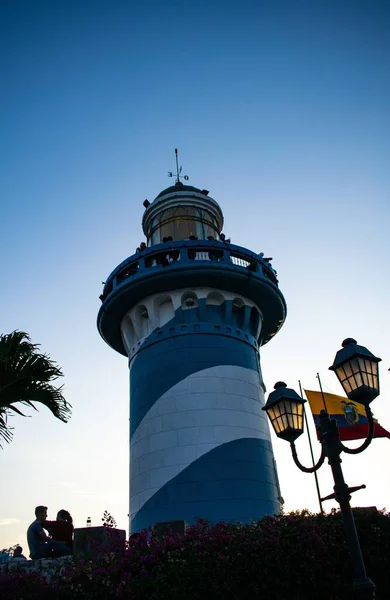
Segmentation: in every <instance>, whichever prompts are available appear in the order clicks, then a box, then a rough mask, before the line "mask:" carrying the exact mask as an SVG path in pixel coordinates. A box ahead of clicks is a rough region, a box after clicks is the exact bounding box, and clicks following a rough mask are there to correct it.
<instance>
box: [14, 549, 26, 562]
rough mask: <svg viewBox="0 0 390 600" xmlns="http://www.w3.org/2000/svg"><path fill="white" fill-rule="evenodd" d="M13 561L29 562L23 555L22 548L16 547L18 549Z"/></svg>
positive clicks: (15, 550)
mask: <svg viewBox="0 0 390 600" xmlns="http://www.w3.org/2000/svg"><path fill="white" fill-rule="evenodd" d="M12 560H27V558H26V557H25V556H24V554H23V548H22V546H16V548H15V549H14V555H13V557H12Z"/></svg>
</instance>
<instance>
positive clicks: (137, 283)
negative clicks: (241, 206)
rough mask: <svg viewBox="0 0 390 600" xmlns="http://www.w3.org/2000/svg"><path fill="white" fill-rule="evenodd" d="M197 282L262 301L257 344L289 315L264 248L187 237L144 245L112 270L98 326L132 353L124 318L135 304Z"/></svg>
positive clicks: (117, 347) (258, 304)
mask: <svg viewBox="0 0 390 600" xmlns="http://www.w3.org/2000/svg"><path fill="white" fill-rule="evenodd" d="M198 288H210V289H213V290H219V291H221V292H222V293H223V294H224V293H229V294H233V296H234V295H237V296H239V297H241V298H247V299H248V301H249V302H251V303H252V304H253V305H255V306H256V307H258V309H259V311H260V316H261V320H262V328H261V332H260V334H259V338H258V340H257V342H258V344H259V345H264V344H265V343H266V342H268V341H269V340H270V339H271V338H272V337H273V336H274V335H275V334H276V333H277V331H278V330H279V329H280V327H281V326H282V324H283V322H284V320H285V317H286V304H285V300H284V297H283V295H282V293H281V292H280V290H279V287H278V280H277V276H276V271H275V270H274V269H273V267H272V266H271V265H270V263H269V262H268V261H267V260H265V259H264V258H263V255H262V254H256V253H254V252H252V251H251V250H248V249H246V248H243V247H241V246H236V245H234V244H230V243H229V244H228V243H225V242H222V241H216V240H189V239H186V240H183V241H169V242H164V243H159V244H155V245H153V246H151V247H148V248H145V249H144V250H143V251H141V252H137V253H136V254H134V255H132V256H130V257H129V258H127V259H126V260H125V261H123V262H122V263H121V264H120V265H119V266H118V267H117V268H116V269H115V270H114V271H113V272H112V273H111V274H110V275H109V277H108V278H107V280H106V283H105V285H104V289H103V293H102V295H101V296H100V299H101V301H102V306H101V308H100V311H99V315H98V327H99V331H100V333H101V335H102V337H103V339H105V341H106V342H107V343H108V344H109V345H110V346H111V347H113V348H114V349H115V350H117V351H118V352H120V353H121V354H123V355H125V356H128V351H129V349H128V348H126V347H125V345H124V342H123V339H122V335H121V323H122V320H123V318H124V317H125V315H127V314H128V313H129V311H130V310H131V309H132V308H133V307H136V306H137V305H139V304H140V303H141V304H142V302H143V300H144V299H145V298H148V297H151V296H154V295H156V294H164V293H169V292H170V291H174V290H181V291H182V293H184V291H185V290H191V289H193V290H195V289H198Z"/></svg>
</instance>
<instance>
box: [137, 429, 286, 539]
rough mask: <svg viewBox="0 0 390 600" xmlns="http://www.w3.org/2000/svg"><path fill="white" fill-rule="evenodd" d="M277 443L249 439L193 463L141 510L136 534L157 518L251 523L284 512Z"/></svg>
mask: <svg viewBox="0 0 390 600" xmlns="http://www.w3.org/2000/svg"><path fill="white" fill-rule="evenodd" d="M278 494H279V491H278V484H277V480H276V475H275V467H274V462H273V454H272V447H271V443H270V442H269V441H267V440H261V439H255V438H243V439H239V440H235V441H233V442H229V443H227V444H222V445H220V446H218V447H217V448H214V449H213V450H211V451H210V452H208V453H207V454H204V455H203V456H202V457H200V458H199V459H198V460H196V461H194V462H193V463H191V464H190V465H189V466H188V467H187V468H186V469H184V470H183V471H182V472H181V473H180V474H179V475H177V476H176V477H175V478H173V479H171V480H170V481H169V482H168V483H167V484H166V485H164V486H163V487H162V488H161V489H160V490H158V492H156V493H155V494H154V495H153V496H152V497H151V498H150V499H149V500H148V501H147V502H146V503H145V504H144V505H143V506H142V507H141V509H140V510H139V511H138V512H137V513H136V515H135V516H134V518H133V520H132V523H131V531H132V533H134V532H136V531H140V530H142V529H146V528H148V527H151V526H153V525H154V524H155V523H157V522H161V521H170V520H175V519H184V520H185V521H186V522H187V523H189V524H191V523H194V522H195V521H196V520H197V518H199V517H202V518H206V519H209V520H210V521H211V522H217V521H241V522H243V523H248V522H250V521H251V520H252V519H260V518H261V517H263V516H264V515H267V514H277V513H279V512H280V504H279V500H278Z"/></svg>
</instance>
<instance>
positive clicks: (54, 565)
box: [0, 556, 73, 583]
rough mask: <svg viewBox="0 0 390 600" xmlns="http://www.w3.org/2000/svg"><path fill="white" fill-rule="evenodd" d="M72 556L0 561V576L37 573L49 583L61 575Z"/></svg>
mask: <svg viewBox="0 0 390 600" xmlns="http://www.w3.org/2000/svg"><path fill="white" fill-rule="evenodd" d="M72 562H73V557H72V556H62V557H61V558H41V559H39V560H13V559H12V558H11V559H10V560H9V561H8V562H2V563H0V577H1V576H4V575H7V574H11V573H25V574H29V573H39V574H40V575H41V576H42V577H45V578H46V580H47V582H48V583H50V582H51V581H53V580H54V579H58V578H59V577H61V575H62V573H63V572H64V569H65V568H66V567H67V566H69V565H70V564H72Z"/></svg>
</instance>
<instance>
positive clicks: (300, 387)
mask: <svg viewBox="0 0 390 600" xmlns="http://www.w3.org/2000/svg"><path fill="white" fill-rule="evenodd" d="M298 383H299V389H300V392H301V397H302V398H303V393H302V385H301V380H299V381H298ZM303 414H304V416H305V425H306V431H307V436H308V438H309V446H310V454H311V460H312V461H313V467H314V466H315V464H316V463H315V460H314V453H313V446H312V443H311V437H310V431H309V424H308V422H307V415H306V411H305V410H304V411H303ZM313 475H314V479H315V482H316V488H317V496H318V503H319V505H320V511H321V514H322V515H323V514H324V509H323V508H322V500H321V494H320V486H319V483H318V476H317V471H314V473H313Z"/></svg>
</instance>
